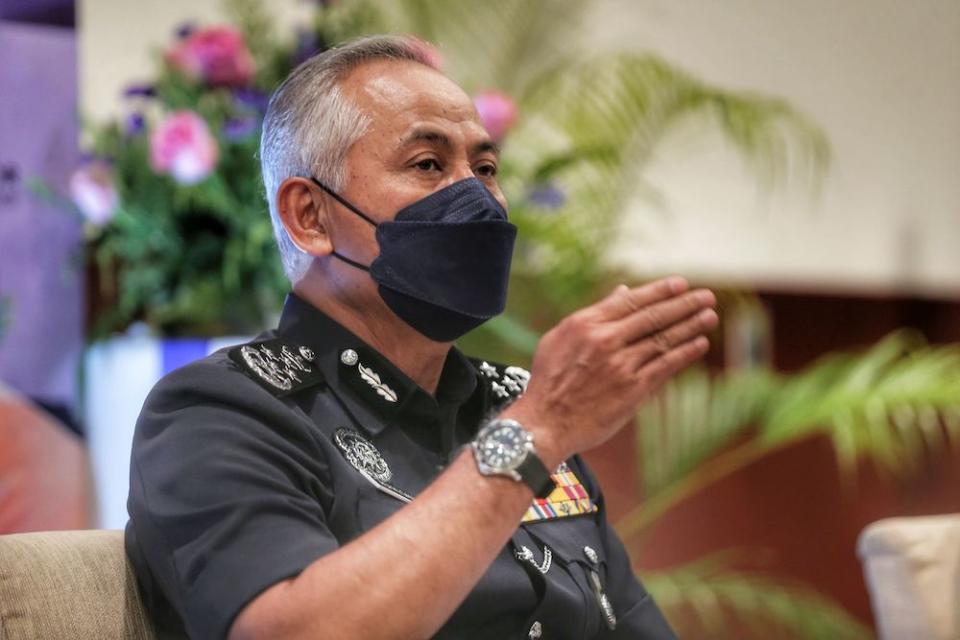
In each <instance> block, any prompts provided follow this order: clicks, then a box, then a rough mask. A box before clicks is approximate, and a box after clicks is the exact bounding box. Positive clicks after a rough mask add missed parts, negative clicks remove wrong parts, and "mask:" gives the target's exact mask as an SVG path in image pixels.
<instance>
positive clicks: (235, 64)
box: [69, 0, 518, 338]
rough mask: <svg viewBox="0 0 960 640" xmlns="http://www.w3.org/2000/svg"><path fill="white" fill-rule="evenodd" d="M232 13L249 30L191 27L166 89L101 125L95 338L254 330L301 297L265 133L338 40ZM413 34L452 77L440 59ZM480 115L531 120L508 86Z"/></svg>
mask: <svg viewBox="0 0 960 640" xmlns="http://www.w3.org/2000/svg"><path fill="white" fill-rule="evenodd" d="M232 6H233V9H234V13H235V14H236V16H235V17H236V19H237V22H238V23H240V24H241V25H242V26H243V29H241V28H237V27H234V26H228V25H213V26H208V27H201V28H196V27H194V26H192V25H184V26H182V27H180V28H178V29H177V30H176V33H175V35H174V37H173V38H172V41H171V42H170V44H169V46H168V47H167V48H166V50H165V51H163V52H162V55H161V56H159V57H158V59H159V69H158V70H157V72H156V74H155V78H154V79H153V81H152V82H150V83H149V84H140V85H133V86H129V87H128V88H127V89H126V90H125V91H124V94H123V96H124V100H125V105H124V107H125V109H124V110H125V113H124V115H123V117H122V118H120V119H118V120H115V121H113V122H108V123H106V124H99V125H94V126H92V127H90V128H89V133H90V136H91V138H92V141H93V142H92V145H91V149H90V153H89V154H87V156H86V157H85V159H84V161H83V162H82V164H81V165H80V166H79V167H77V169H76V170H75V172H74V173H73V175H72V176H71V178H70V182H69V195H70V200H71V201H72V203H71V205H72V207H73V208H74V209H75V210H76V211H78V212H79V213H80V214H81V215H82V216H83V218H84V219H85V221H86V230H87V232H86V245H87V247H86V248H87V250H88V257H89V263H90V265H91V271H92V278H91V281H92V283H93V291H92V296H91V298H92V302H91V304H92V307H93V308H92V310H91V317H92V318H93V326H92V327H91V334H92V337H93V338H99V337H104V336H107V335H109V334H111V333H114V332H117V331H122V330H124V329H125V328H126V327H128V326H129V325H130V324H132V323H134V322H144V323H146V324H147V325H149V326H150V328H151V329H152V330H153V331H154V332H155V333H158V334H160V335H165V336H178V335H187V334H189V335H216V334H223V333H251V332H255V331H258V330H260V329H261V328H263V327H265V326H267V325H268V324H269V323H270V321H271V316H272V315H273V314H275V313H276V312H277V311H278V310H279V306H280V303H281V301H282V298H283V296H284V294H285V293H286V291H287V290H288V286H289V285H288V283H287V282H286V280H285V278H284V276H283V273H282V270H281V267H280V262H279V259H278V257H277V255H276V248H275V245H274V238H273V230H272V227H271V225H270V220H269V216H268V214H267V211H266V205H265V203H264V201H263V193H262V192H263V187H262V182H261V176H260V166H259V163H258V161H257V159H256V153H257V148H258V143H259V133H260V126H261V122H262V118H263V115H264V112H265V110H266V105H267V99H268V96H269V92H270V91H271V90H272V89H273V88H274V87H275V86H276V85H277V84H278V83H279V81H280V80H281V79H282V78H283V77H285V76H286V75H287V73H289V72H290V71H291V70H292V69H293V68H294V67H295V66H296V65H297V64H298V63H300V62H302V61H303V60H305V59H307V58H308V57H309V56H311V55H313V54H314V53H316V52H318V51H320V50H322V49H323V48H324V45H323V43H324V42H331V41H335V40H336V39H337V37H338V36H337V35H336V34H329V33H327V32H328V31H330V29H328V28H327V26H326V25H325V23H324V22H323V21H322V20H319V19H318V22H317V23H316V24H315V25H313V26H311V28H309V29H306V30H304V31H303V32H301V33H300V34H298V37H297V38H296V39H294V40H293V41H292V42H285V41H283V40H282V39H280V38H276V37H273V36H272V35H267V32H269V27H268V25H267V21H266V19H265V16H264V15H263V14H262V13H261V12H260V11H259V10H258V7H257V5H256V2H253V1H251V0H237V1H236V2H234V3H233V5H232ZM357 6H358V7H359V6H360V5H357ZM317 11H318V13H320V14H323V13H325V12H331V13H336V11H337V10H336V9H330V8H328V7H324V6H318V7H317ZM341 13H342V11H341ZM343 35H358V34H341V35H340V36H339V37H343ZM411 37H412V38H413V39H414V41H415V42H416V43H418V45H419V46H421V47H422V48H423V50H424V52H425V53H426V54H427V58H428V59H429V60H431V64H432V66H434V67H435V68H437V69H441V68H442V67H443V64H444V61H443V57H442V55H441V54H440V52H439V51H438V50H437V49H436V48H435V47H433V46H432V45H430V44H429V43H427V42H425V41H423V40H420V39H419V38H416V37H414V36H411ZM254 50H255V51H256V54H255V53H254ZM477 108H478V111H479V113H480V116H481V118H482V119H483V122H484V123H485V125H486V126H487V127H488V129H489V130H490V132H491V135H493V137H495V138H497V139H498V140H500V139H503V138H504V137H505V136H506V135H507V133H508V131H509V130H510V128H511V127H512V126H513V125H514V123H515V122H516V120H517V117H518V110H517V106H516V104H515V103H514V102H513V101H512V100H511V98H510V97H509V96H508V95H506V94H504V93H502V92H499V91H494V90H490V91H485V92H481V93H480V94H478V95H477Z"/></svg>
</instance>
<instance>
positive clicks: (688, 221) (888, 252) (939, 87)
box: [79, 0, 960, 297]
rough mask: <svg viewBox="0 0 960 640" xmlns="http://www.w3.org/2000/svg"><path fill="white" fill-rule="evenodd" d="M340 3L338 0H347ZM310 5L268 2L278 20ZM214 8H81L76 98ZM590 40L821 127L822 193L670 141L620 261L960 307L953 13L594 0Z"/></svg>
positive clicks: (93, 110) (91, 109)
mask: <svg viewBox="0 0 960 640" xmlns="http://www.w3.org/2000/svg"><path fill="white" fill-rule="evenodd" d="M343 1H348V0H343ZM308 4H309V3H307V2H302V1H298V0H282V1H281V0H269V6H270V7H271V9H272V10H273V11H274V12H275V15H277V16H278V18H279V20H280V21H281V22H283V23H284V24H287V25H290V24H293V23H295V22H296V21H297V20H298V18H299V16H302V15H303V12H304V10H305V9H306V8H307V7H306V5H308ZM219 6H220V3H219V2H218V0H149V1H147V0H138V1H136V2H130V1H129V0H81V2H80V11H79V20H80V26H81V37H80V55H81V61H82V67H81V89H82V100H83V104H84V106H85V110H86V112H87V113H88V114H92V115H94V116H97V117H102V116H103V115H104V114H108V113H111V112H112V111H115V110H116V105H117V104H118V102H117V97H116V96H117V94H118V91H119V90H120V89H121V88H122V86H123V85H124V84H125V81H124V80H123V79H130V80H136V79H137V78H138V77H139V78H140V79H143V77H144V74H145V73H147V72H148V71H149V70H150V69H151V68H152V67H151V65H150V57H149V47H150V46H156V47H159V46H161V45H162V44H164V43H165V42H167V41H168V37H169V34H170V32H171V30H172V29H173V27H174V26H175V25H176V24H178V23H180V22H183V21H185V20H197V21H209V20H211V19H214V18H215V17H216V16H217V15H218V12H217V8H218V7H219ZM596 6H597V10H596V12H595V13H594V15H593V19H592V22H591V23H589V24H588V25H587V26H586V27H585V29H584V37H585V38H586V39H588V41H590V42H593V43H595V46H596V47H598V48H601V49H603V48H609V47H614V46H631V47H640V48H648V49H651V50H653V51H655V52H657V53H659V54H662V55H663V56H665V57H666V58H667V59H669V60H672V61H674V62H675V63H677V64H679V65H680V66H682V67H685V68H687V69H688V70H690V71H692V72H694V73H695V74H697V75H698V76H699V77H701V78H702V79H704V80H707V81H710V82H712V83H715V84H718V85H720V86H723V87H728V88H742V89H754V90H758V91H762V92H767V93H771V94H774V95H778V96H782V97H785V98H786V99H788V100H789V101H790V102H791V103H792V104H794V105H795V106H796V107H798V108H799V109H801V110H803V111H805V112H806V113H808V114H809V115H810V116H812V117H813V118H814V119H816V120H817V121H818V122H819V123H820V124H821V125H822V126H823V127H824V129H825V130H826V132H827V134H828V135H829V137H830V139H831V142H832V144H833V149H834V163H833V166H832V170H831V172H830V174H829V175H828V176H827V180H826V182H825V184H824V186H823V189H822V193H821V194H820V196H819V198H813V197H811V196H810V194H809V193H806V192H804V191H803V190H802V189H799V188H796V189H789V190H785V191H782V192H779V193H776V194H774V195H772V196H762V195H761V194H760V193H759V191H758V189H757V187H756V181H755V178H754V177H753V176H752V175H751V174H750V173H749V172H747V171H745V170H744V168H743V167H742V166H741V164H740V162H739V161H738V159H737V157H736V155H735V154H733V153H732V152H731V151H730V150H729V149H728V148H726V147H725V143H723V141H722V140H720V139H718V138H712V137H710V136H707V137H704V136H703V135H701V134H699V133H697V134H696V135H695V134H694V133H691V132H687V133H684V132H679V133H678V134H676V135H674V136H672V137H671V139H670V141H669V142H670V144H668V145H666V146H665V147H664V149H663V151H662V153H661V154H660V155H659V157H658V158H657V159H656V161H655V162H654V163H653V165H652V166H651V167H650V173H649V178H650V179H651V180H652V181H653V182H654V184H656V185H657V186H658V187H659V188H660V189H661V191H662V193H663V195H664V196H665V198H666V203H667V204H666V207H665V208H663V209H658V208H657V207H653V206H651V205H650V203H648V202H644V201H642V200H638V201H637V202H635V203H634V205H633V206H632V207H631V210H630V213H629V217H628V224H627V233H625V234H624V236H623V237H624V241H623V243H622V245H621V246H619V247H617V249H616V251H615V252H614V255H615V256H616V258H617V259H620V260H624V261H626V262H627V263H629V264H631V265H633V266H634V267H636V268H637V269H639V270H640V271H642V272H644V273H658V272H667V271H671V272H672V271H679V272H682V273H684V274H687V275H690V276H692V277H695V278H697V279H699V280H701V281H707V282H715V283H725V282H734V283H742V284H747V285H754V286H770V287H780V288H783V287H786V288H804V289H819V290H836V291H848V292H855V291H872V292H877V293H885V292H902V293H907V292H913V293H922V294H926V295H935V296H944V297H960V179H958V178H960V175H958V174H960V3H957V2H956V1H955V0H923V1H922V2H916V3H906V2H898V1H896V0H843V1H842V2H830V1H828V0H804V2H793V1H791V0H725V1H724V2H714V1H711V0H698V1H680V0H601V1H600V2H598V3H597V5H596Z"/></svg>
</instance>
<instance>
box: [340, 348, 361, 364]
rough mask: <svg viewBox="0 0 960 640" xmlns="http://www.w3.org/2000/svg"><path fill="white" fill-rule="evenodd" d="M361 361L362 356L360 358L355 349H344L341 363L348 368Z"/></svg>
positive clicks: (341, 354)
mask: <svg viewBox="0 0 960 640" xmlns="http://www.w3.org/2000/svg"><path fill="white" fill-rule="evenodd" d="M359 359H360V356H358V355H357V352H356V351H354V350H353V349H344V350H343V351H342V352H341V353H340V362H342V363H343V364H345V365H347V366H348V367H352V366H353V365H355V364H357V360H359Z"/></svg>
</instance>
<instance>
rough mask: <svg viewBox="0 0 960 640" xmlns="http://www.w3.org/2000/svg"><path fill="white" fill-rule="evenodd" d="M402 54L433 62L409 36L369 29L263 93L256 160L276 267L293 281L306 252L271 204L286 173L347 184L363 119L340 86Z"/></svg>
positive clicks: (307, 263)
mask: <svg viewBox="0 0 960 640" xmlns="http://www.w3.org/2000/svg"><path fill="white" fill-rule="evenodd" d="M375 60H409V61H412V62H418V63H420V64H423V65H426V66H433V65H432V64H431V60H430V58H429V57H428V54H427V52H426V50H425V49H424V46H423V43H421V42H419V41H418V40H416V39H414V38H412V37H409V36H368V37H364V38H357V39H355V40H351V41H349V42H345V43H344V44H342V45H340V46H338V47H335V48H333V49H328V50H327V51H324V52H323V53H320V54H317V55H316V56H313V57H312V58H310V59H309V60H307V61H306V62H304V63H302V64H301V65H300V66H298V67H297V68H296V69H294V70H293V71H292V72H291V73H290V75H289V76H287V78H286V80H284V81H283V83H282V84H281V85H280V86H279V87H278V88H277V90H276V91H275V92H274V93H273V96H271V98H270V103H269V105H268V106H267V112H266V115H265V116H264V119H263V131H262V133H261V135H260V168H261V171H262V173H263V185H264V189H265V192H266V193H265V195H266V198H267V204H268V206H269V207H270V220H271V222H272V223H273V233H274V235H275V236H276V238H277V245H278V246H279V248H280V259H281V260H282V261H283V270H284V272H286V274H287V278H289V279H290V281H291V282H296V281H297V280H299V279H300V277H302V276H303V274H304V273H305V272H306V270H307V268H308V267H309V266H310V262H311V260H312V258H311V257H310V255H309V254H307V253H305V252H304V251H303V250H302V249H300V248H299V247H298V246H297V245H296V244H294V243H293V241H292V240H291V239H290V236H289V234H288V233H287V230H286V228H285V227H284V226H283V222H281V220H280V215H279V213H278V211H277V190H278V189H279V187H280V183H282V182H283V181H284V180H286V179H287V178H292V177H294V176H301V177H310V176H316V178H317V179H318V180H320V181H321V182H323V183H324V184H326V185H327V186H328V187H330V188H331V189H333V190H334V191H340V190H342V189H343V188H344V187H345V186H346V185H345V184H344V183H345V181H346V172H345V166H344V165H345V164H346V156H347V151H348V150H349V149H350V147H351V146H352V145H353V143H355V142H356V141H357V140H358V139H359V138H360V136H362V135H363V134H364V132H365V131H366V130H367V127H368V126H369V125H370V119H369V117H368V116H367V115H366V114H364V113H363V112H361V111H360V109H359V108H358V107H357V106H356V105H354V104H353V103H352V102H351V101H350V100H349V99H348V98H347V97H346V96H345V95H344V94H343V92H342V91H341V90H340V83H341V82H342V81H343V79H344V78H346V76H347V75H349V73H350V72H351V71H353V70H354V69H356V68H357V67H359V66H360V65H362V64H364V63H367V62H371V61H375Z"/></svg>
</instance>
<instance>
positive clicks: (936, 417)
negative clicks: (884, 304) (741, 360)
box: [759, 331, 960, 473]
mask: <svg viewBox="0 0 960 640" xmlns="http://www.w3.org/2000/svg"><path fill="white" fill-rule="evenodd" d="M958 413H960V346H958V345H953V346H946V347H932V346H929V345H927V344H925V343H924V341H923V338H922V336H920V335H919V334H916V333H913V332H907V331H901V332H897V333H894V334H892V335H890V336H888V337H887V338H885V339H884V340H882V341H881V342H880V343H879V344H877V345H876V346H875V347H873V348H872V349H871V350H870V351H868V352H867V353H865V354H864V355H862V356H852V355H847V354H840V355H834V356H829V357H827V358H825V359H824V360H822V361H820V362H818V363H815V364H814V365H812V366H811V367H810V368H809V369H808V370H807V371H805V372H803V373H802V374H801V375H798V376H796V377H794V378H791V379H790V380H789V381H787V382H786V384H784V386H783V388H782V389H781V390H780V391H779V392H778V394H777V397H776V399H775V400H774V402H773V403H772V404H771V410H770V412H769V414H768V415H767V416H766V419H765V420H764V421H763V423H762V424H761V429H760V433H759V438H760V440H761V442H763V443H764V444H765V445H766V446H768V447H771V448H773V447H779V446H782V445H783V444H785V443H790V442H793V441H795V440H797V439H800V438H804V437H808V436H810V435H813V434H816V433H822V434H825V435H826V436H827V437H829V438H830V440H831V441H832V443H833V446H834V449H835V450H836V452H837V458H838V461H839V462H840V464H841V466H842V468H843V470H844V471H849V470H850V469H851V468H852V467H853V465H854V464H855V463H856V461H857V459H859V458H862V457H869V458H870V459H872V460H873V461H875V462H876V463H878V464H879V465H880V467H881V468H883V469H885V470H887V471H890V472H894V473H902V472H905V471H908V470H910V469H911V468H912V467H913V465H915V464H916V463H917V462H919V461H921V460H922V458H923V456H924V454H925V452H927V451H937V450H940V449H943V448H944V447H946V446H950V445H951V442H952V443H953V445H954V446H956V444H958V443H960V424H958V421H957V419H956V417H957V415H958Z"/></svg>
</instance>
